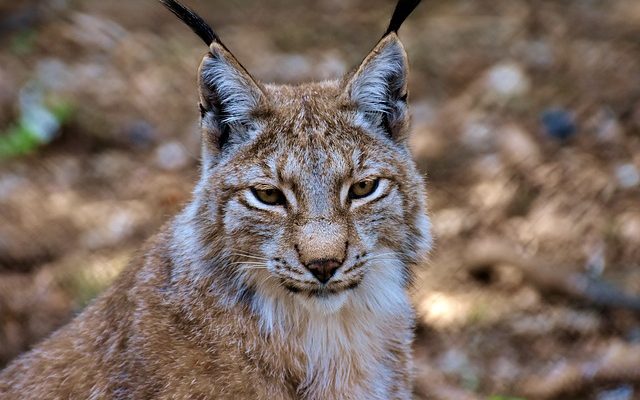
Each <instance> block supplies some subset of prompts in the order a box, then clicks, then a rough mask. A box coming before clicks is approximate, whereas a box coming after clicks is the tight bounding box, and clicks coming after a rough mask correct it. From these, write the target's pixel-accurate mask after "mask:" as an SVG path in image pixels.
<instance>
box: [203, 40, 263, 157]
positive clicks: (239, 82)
mask: <svg viewBox="0 0 640 400" xmlns="http://www.w3.org/2000/svg"><path fill="white" fill-rule="evenodd" d="M209 49H210V51H209V53H207V54H206V55H205V56H204V57H203V59H202V62H201V63H200V67H199V69H198V86H199V89H200V112H201V115H202V125H203V127H204V128H205V130H206V131H207V133H208V137H205V140H207V141H208V142H210V143H211V144H212V145H214V146H215V147H217V148H218V149H219V150H221V149H222V148H223V147H224V146H225V145H226V144H227V143H228V142H241V141H243V140H247V139H248V138H249V137H250V136H251V132H252V131H254V130H255V125H256V123H257V122H256V120H255V116H256V114H257V113H258V111H259V110H264V109H265V108H266V107H267V96H266V94H265V92H264V90H263V89H262V87H261V85H260V84H259V83H258V82H257V81H256V80H255V79H253V77H252V76H251V75H250V74H249V73H248V72H247V71H246V69H245V68H244V67H243V66H242V65H241V64H240V63H239V62H238V61H237V60H236V58H235V57H234V56H233V55H232V54H231V53H230V52H229V51H228V50H227V49H226V48H225V47H224V45H222V44H220V43H216V42H214V43H212V44H211V45H210V47H209Z"/></svg>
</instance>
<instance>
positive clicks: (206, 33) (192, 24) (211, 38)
mask: <svg viewBox="0 0 640 400" xmlns="http://www.w3.org/2000/svg"><path fill="white" fill-rule="evenodd" d="M159 1H160V3H162V4H164V6H165V7H167V8H168V9H169V11H171V12H172V13H174V14H175V15H176V16H177V17H178V18H180V20H181V21H182V22H184V23H185V24H187V26H189V28H191V30H192V31H193V32H195V34H196V35H198V36H200V39H202V40H203V41H204V42H205V43H206V45H207V46H210V45H211V43H213V42H217V43H220V39H219V38H218V35H216V33H215V32H214V31H213V29H212V28H211V27H210V26H209V24H207V23H206V22H205V20H204V19H202V17H201V16H199V15H198V14H196V13H195V11H193V10H191V9H190V8H189V7H187V6H185V5H184V4H182V3H180V2H179V1H177V0H159Z"/></svg>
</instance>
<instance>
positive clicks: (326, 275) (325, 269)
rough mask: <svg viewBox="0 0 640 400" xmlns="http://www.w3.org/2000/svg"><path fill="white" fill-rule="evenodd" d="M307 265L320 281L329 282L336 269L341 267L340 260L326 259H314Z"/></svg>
mask: <svg viewBox="0 0 640 400" xmlns="http://www.w3.org/2000/svg"><path fill="white" fill-rule="evenodd" d="M306 267H307V269H308V270H309V271H310V272H311V273H312V274H313V276H315V277H316V278H317V279H318V280H319V281H320V283H327V282H329V279H331V277H332V276H333V275H334V274H335V273H336V270H337V269H338V268H340V262H338V261H336V260H326V259H322V260H314V261H311V262H310V263H309V264H307V265H306Z"/></svg>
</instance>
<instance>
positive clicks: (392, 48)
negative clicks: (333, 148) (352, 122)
mask: <svg viewBox="0 0 640 400" xmlns="http://www.w3.org/2000/svg"><path fill="white" fill-rule="evenodd" d="M407 72H408V67H407V55H406V53H405V51H404V47H403V46H402V43H400V40H399V39H398V36H397V35H396V34H395V33H393V32H392V33H389V34H387V35H386V36H384V37H383V38H382V39H381V40H380V42H378V44H377V45H376V47H375V48H374V49H373V50H372V51H371V52H370V53H369V55H368V56H367V57H366V58H365V59H364V61H363V62H362V64H360V66H359V67H358V69H357V70H356V72H355V73H354V74H353V76H351V77H350V79H349V81H348V82H347V85H346V89H345V90H346V95H347V96H348V98H349V100H350V101H351V102H352V103H353V104H354V105H355V107H356V113H357V121H358V123H360V124H361V125H364V126H365V127H366V128H368V129H372V130H376V131H382V132H383V133H384V134H386V135H389V136H390V137H392V138H394V139H395V140H401V139H403V138H404V134H405V131H406V127H407V125H408V124H407V122H408V110H407Z"/></svg>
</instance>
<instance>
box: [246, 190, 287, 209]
mask: <svg viewBox="0 0 640 400" xmlns="http://www.w3.org/2000/svg"><path fill="white" fill-rule="evenodd" d="M251 193H252V194H253V195H254V196H255V198H256V199H258V200H260V201H261V202H262V203H264V204H267V205H270V206H281V205H284V204H285V202H286V200H285V197H284V194H283V193H282V192H281V191H280V190H278V189H276V188H274V187H272V186H258V187H253V188H251Z"/></svg>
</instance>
